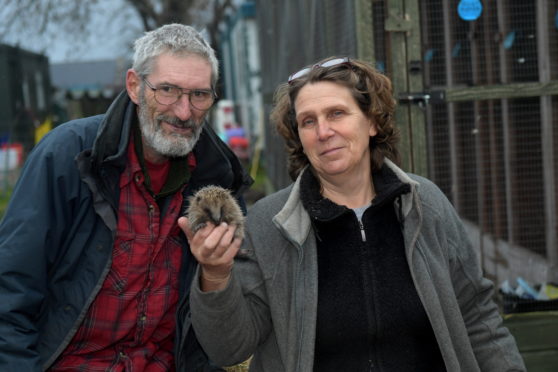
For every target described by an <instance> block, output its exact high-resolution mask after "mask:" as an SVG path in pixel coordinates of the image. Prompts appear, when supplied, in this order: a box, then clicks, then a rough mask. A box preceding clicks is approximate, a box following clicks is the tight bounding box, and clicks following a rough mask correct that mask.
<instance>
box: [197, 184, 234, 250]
mask: <svg viewBox="0 0 558 372" xmlns="http://www.w3.org/2000/svg"><path fill="white" fill-rule="evenodd" d="M188 200H189V202H190V205H189V207H188V209H187V210H186V215H187V217H188V221H189V224H190V229H191V230H192V231H193V232H194V233H195V232H197V231H198V230H199V229H201V228H203V227H204V226H205V225H206V224H207V223H208V222H211V223H212V224H214V225H215V226H217V225H219V224H220V223H221V222H226V223H227V224H229V225H235V226H236V231H235V233H234V235H235V237H237V238H240V239H242V238H244V215H243V214H242V210H241V209H240V207H239V205H238V203H237V201H236V199H235V198H234V197H233V196H232V195H231V193H230V191H229V190H227V189H224V188H222V187H219V186H214V185H210V186H205V187H203V188H201V189H199V190H198V191H197V192H196V193H195V194H194V195H192V196H190V197H189V198H188Z"/></svg>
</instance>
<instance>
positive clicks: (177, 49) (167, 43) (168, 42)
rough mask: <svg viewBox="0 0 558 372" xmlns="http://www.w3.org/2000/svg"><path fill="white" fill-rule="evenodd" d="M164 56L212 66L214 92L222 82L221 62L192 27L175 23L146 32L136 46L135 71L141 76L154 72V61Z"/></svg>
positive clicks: (135, 43) (136, 42)
mask: <svg viewBox="0 0 558 372" xmlns="http://www.w3.org/2000/svg"><path fill="white" fill-rule="evenodd" d="M164 53H170V54H174V55H178V56H184V57H185V56H188V55H192V54H193V55H197V56H200V57H203V58H205V59H207V61H208V62H209V63H210V65H211V70H212V71H211V86H212V87H213V88H215V85H216V84H217V79H218V78H219V62H218V61H217V58H216V57H215V51H214V50H213V48H211V46H210V45H209V43H208V42H207V41H205V40H204V38H203V37H202V35H201V34H200V33H199V32H198V31H196V30H195V29H194V28H193V27H191V26H186V25H181V24H178V23H172V24H168V25H164V26H161V27H159V28H157V29H155V30H153V31H149V32H146V33H145V35H144V36H142V37H140V38H139V39H137V40H136V41H135V42H134V63H133V66H132V68H133V69H134V70H135V71H136V73H138V75H140V76H147V75H149V74H150V73H151V72H152V69H153V63H154V61H155V59H156V58H157V57H158V56H160V55H161V54H164Z"/></svg>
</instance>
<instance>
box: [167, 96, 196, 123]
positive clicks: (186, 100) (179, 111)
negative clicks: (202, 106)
mask: <svg viewBox="0 0 558 372" xmlns="http://www.w3.org/2000/svg"><path fill="white" fill-rule="evenodd" d="M172 111H173V112H174V114H175V115H176V117H177V118H179V119H180V120H184V121H185V120H188V119H190V117H191V116H192V106H191V105H190V96H189V95H187V94H183V95H182V96H180V98H179V99H178V101H176V102H175V103H173V105H172Z"/></svg>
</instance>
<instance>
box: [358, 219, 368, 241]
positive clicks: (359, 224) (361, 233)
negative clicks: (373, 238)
mask: <svg viewBox="0 0 558 372" xmlns="http://www.w3.org/2000/svg"><path fill="white" fill-rule="evenodd" d="M358 227H359V228H360V236H361V238H362V241H363V242H365V241H366V232H365V231H364V225H363V224H362V221H361V220H358Z"/></svg>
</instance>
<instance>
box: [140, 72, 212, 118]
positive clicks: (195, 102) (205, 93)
mask: <svg viewBox="0 0 558 372" xmlns="http://www.w3.org/2000/svg"><path fill="white" fill-rule="evenodd" d="M143 81H145V84H147V87H148V88H149V89H151V90H152V91H153V93H154V95H155V101H157V103H160V104H161V105H172V104H173V103H176V102H178V100H179V99H180V98H181V97H182V95H183V94H187V95H188V100H189V101H190V104H191V105H192V107H193V108H195V109H197V110H200V111H206V110H209V108H210V107H211V106H212V105H213V103H214V102H215V93H214V92H213V91H212V90H209V89H186V88H179V87H175V86H173V85H161V86H160V87H158V88H155V87H154V86H153V85H151V83H149V81H147V79H146V78H143Z"/></svg>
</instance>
